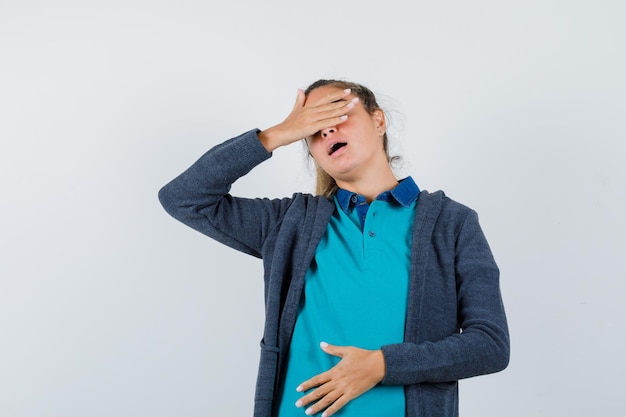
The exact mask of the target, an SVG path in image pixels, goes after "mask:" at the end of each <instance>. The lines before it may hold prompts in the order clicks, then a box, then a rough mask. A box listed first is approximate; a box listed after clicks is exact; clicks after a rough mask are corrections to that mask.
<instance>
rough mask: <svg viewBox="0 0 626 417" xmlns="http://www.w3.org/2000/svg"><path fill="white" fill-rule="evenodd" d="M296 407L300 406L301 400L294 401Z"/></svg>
mask: <svg viewBox="0 0 626 417" xmlns="http://www.w3.org/2000/svg"><path fill="white" fill-rule="evenodd" d="M296 407H298V408H300V407H302V400H298V401H296Z"/></svg>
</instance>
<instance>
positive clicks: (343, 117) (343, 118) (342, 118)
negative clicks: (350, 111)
mask: <svg viewBox="0 0 626 417" xmlns="http://www.w3.org/2000/svg"><path fill="white" fill-rule="evenodd" d="M347 118H348V116H346V115H345V114H344V115H343V116H341V117H340V119H341V120H346V119H347Z"/></svg>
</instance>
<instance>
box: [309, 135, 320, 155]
mask: <svg viewBox="0 0 626 417" xmlns="http://www.w3.org/2000/svg"><path fill="white" fill-rule="evenodd" d="M323 148H324V144H323V143H321V141H319V140H315V139H314V140H312V141H310V142H309V153H310V154H311V156H312V157H313V159H317V158H318V157H319V156H321V155H322V153H323V152H324V149H323Z"/></svg>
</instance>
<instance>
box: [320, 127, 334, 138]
mask: <svg viewBox="0 0 626 417" xmlns="http://www.w3.org/2000/svg"><path fill="white" fill-rule="evenodd" d="M336 132H337V129H336V128H335V126H330V127H327V128H325V129H322V137H323V138H327V137H328V135H332V134H333V133H336Z"/></svg>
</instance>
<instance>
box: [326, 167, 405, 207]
mask: <svg viewBox="0 0 626 417" xmlns="http://www.w3.org/2000/svg"><path fill="white" fill-rule="evenodd" d="M381 165H382V166H378V167H371V168H369V169H368V170H367V171H366V172H364V173H362V175H358V176H356V177H354V178H348V179H339V178H336V179H335V181H336V182H337V185H338V186H339V187H340V188H343V189H344V190H348V191H351V192H353V193H357V194H361V195H362V196H364V197H365V198H366V199H367V201H368V202H371V201H373V200H374V199H375V198H376V197H377V196H378V195H379V194H380V193H382V192H384V191H387V190H391V189H392V188H394V187H395V186H396V185H398V180H397V179H396V177H395V176H394V175H393V172H392V171H391V167H390V166H389V163H388V162H387V161H386V159H385V163H384V164H381Z"/></svg>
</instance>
